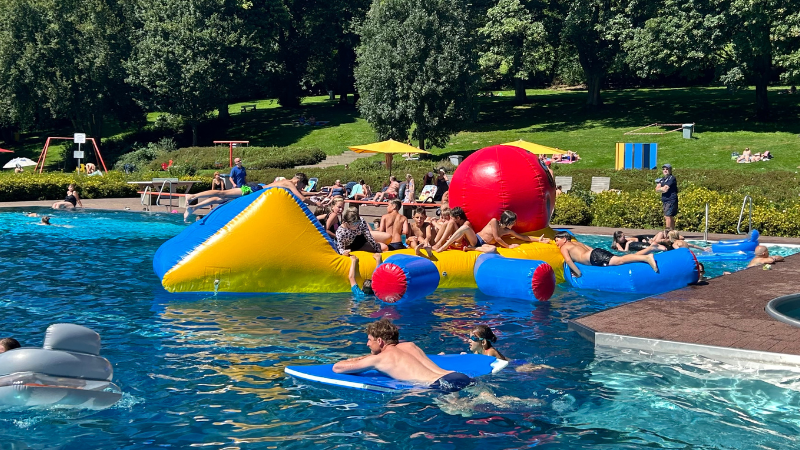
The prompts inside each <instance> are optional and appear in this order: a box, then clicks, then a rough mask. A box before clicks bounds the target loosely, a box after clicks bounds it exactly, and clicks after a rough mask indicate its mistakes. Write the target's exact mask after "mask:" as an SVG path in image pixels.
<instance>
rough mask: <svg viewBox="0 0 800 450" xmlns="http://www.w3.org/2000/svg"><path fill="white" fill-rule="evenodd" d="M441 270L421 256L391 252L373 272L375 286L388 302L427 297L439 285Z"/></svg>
mask: <svg viewBox="0 0 800 450" xmlns="http://www.w3.org/2000/svg"><path fill="white" fill-rule="evenodd" d="M439 279H440V277H439V270H438V269H437V268H436V266H435V265H434V264H433V262H431V260H429V259H426V258H422V257H420V256H411V255H392V256H390V257H389V258H387V259H386V260H385V261H384V262H383V264H381V265H380V266H378V268H377V269H375V273H373V274H372V290H373V291H375V296H376V297H378V298H379V299H380V300H381V301H383V302H386V303H397V302H399V301H403V300H414V299H418V298H424V297H426V296H428V295H430V294H432V293H433V291H435V290H436V288H437V287H439Z"/></svg>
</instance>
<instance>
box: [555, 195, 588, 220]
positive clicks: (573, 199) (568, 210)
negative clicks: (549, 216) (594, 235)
mask: <svg viewBox="0 0 800 450" xmlns="http://www.w3.org/2000/svg"><path fill="white" fill-rule="evenodd" d="M551 222H552V223H557V224H564V225H588V224H590V223H591V222H592V216H591V212H590V211H589V206H587V205H586V202H585V201H584V200H583V199H582V198H581V197H579V196H576V195H572V193H571V192H570V193H566V194H561V195H559V196H558V197H556V209H555V213H554V214H553V220H552V221H551Z"/></svg>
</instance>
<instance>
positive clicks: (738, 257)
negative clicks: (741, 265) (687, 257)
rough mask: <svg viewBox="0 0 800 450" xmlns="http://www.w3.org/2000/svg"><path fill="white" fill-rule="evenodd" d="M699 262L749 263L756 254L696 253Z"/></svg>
mask: <svg viewBox="0 0 800 450" xmlns="http://www.w3.org/2000/svg"><path fill="white" fill-rule="evenodd" d="M695 256H696V257H697V260H698V261H700V262H708V261H750V260H751V259H753V258H754V257H755V256H756V254H755V253H754V252H735V253H698V254H696V255H695Z"/></svg>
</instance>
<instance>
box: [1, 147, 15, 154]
mask: <svg viewBox="0 0 800 450" xmlns="http://www.w3.org/2000/svg"><path fill="white" fill-rule="evenodd" d="M0 153H14V150H6V149H4V148H0Z"/></svg>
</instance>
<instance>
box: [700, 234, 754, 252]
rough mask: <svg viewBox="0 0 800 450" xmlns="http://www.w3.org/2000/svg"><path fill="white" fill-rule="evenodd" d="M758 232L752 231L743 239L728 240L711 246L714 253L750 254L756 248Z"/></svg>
mask: <svg viewBox="0 0 800 450" xmlns="http://www.w3.org/2000/svg"><path fill="white" fill-rule="evenodd" d="M758 237H759V234H758V230H753V231H751V232H750V234H749V235H748V236H747V237H746V238H744V239H730V240H725V241H719V242H717V243H716V244H711V251H712V252H714V253H735V252H752V251H755V249H756V247H758Z"/></svg>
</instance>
